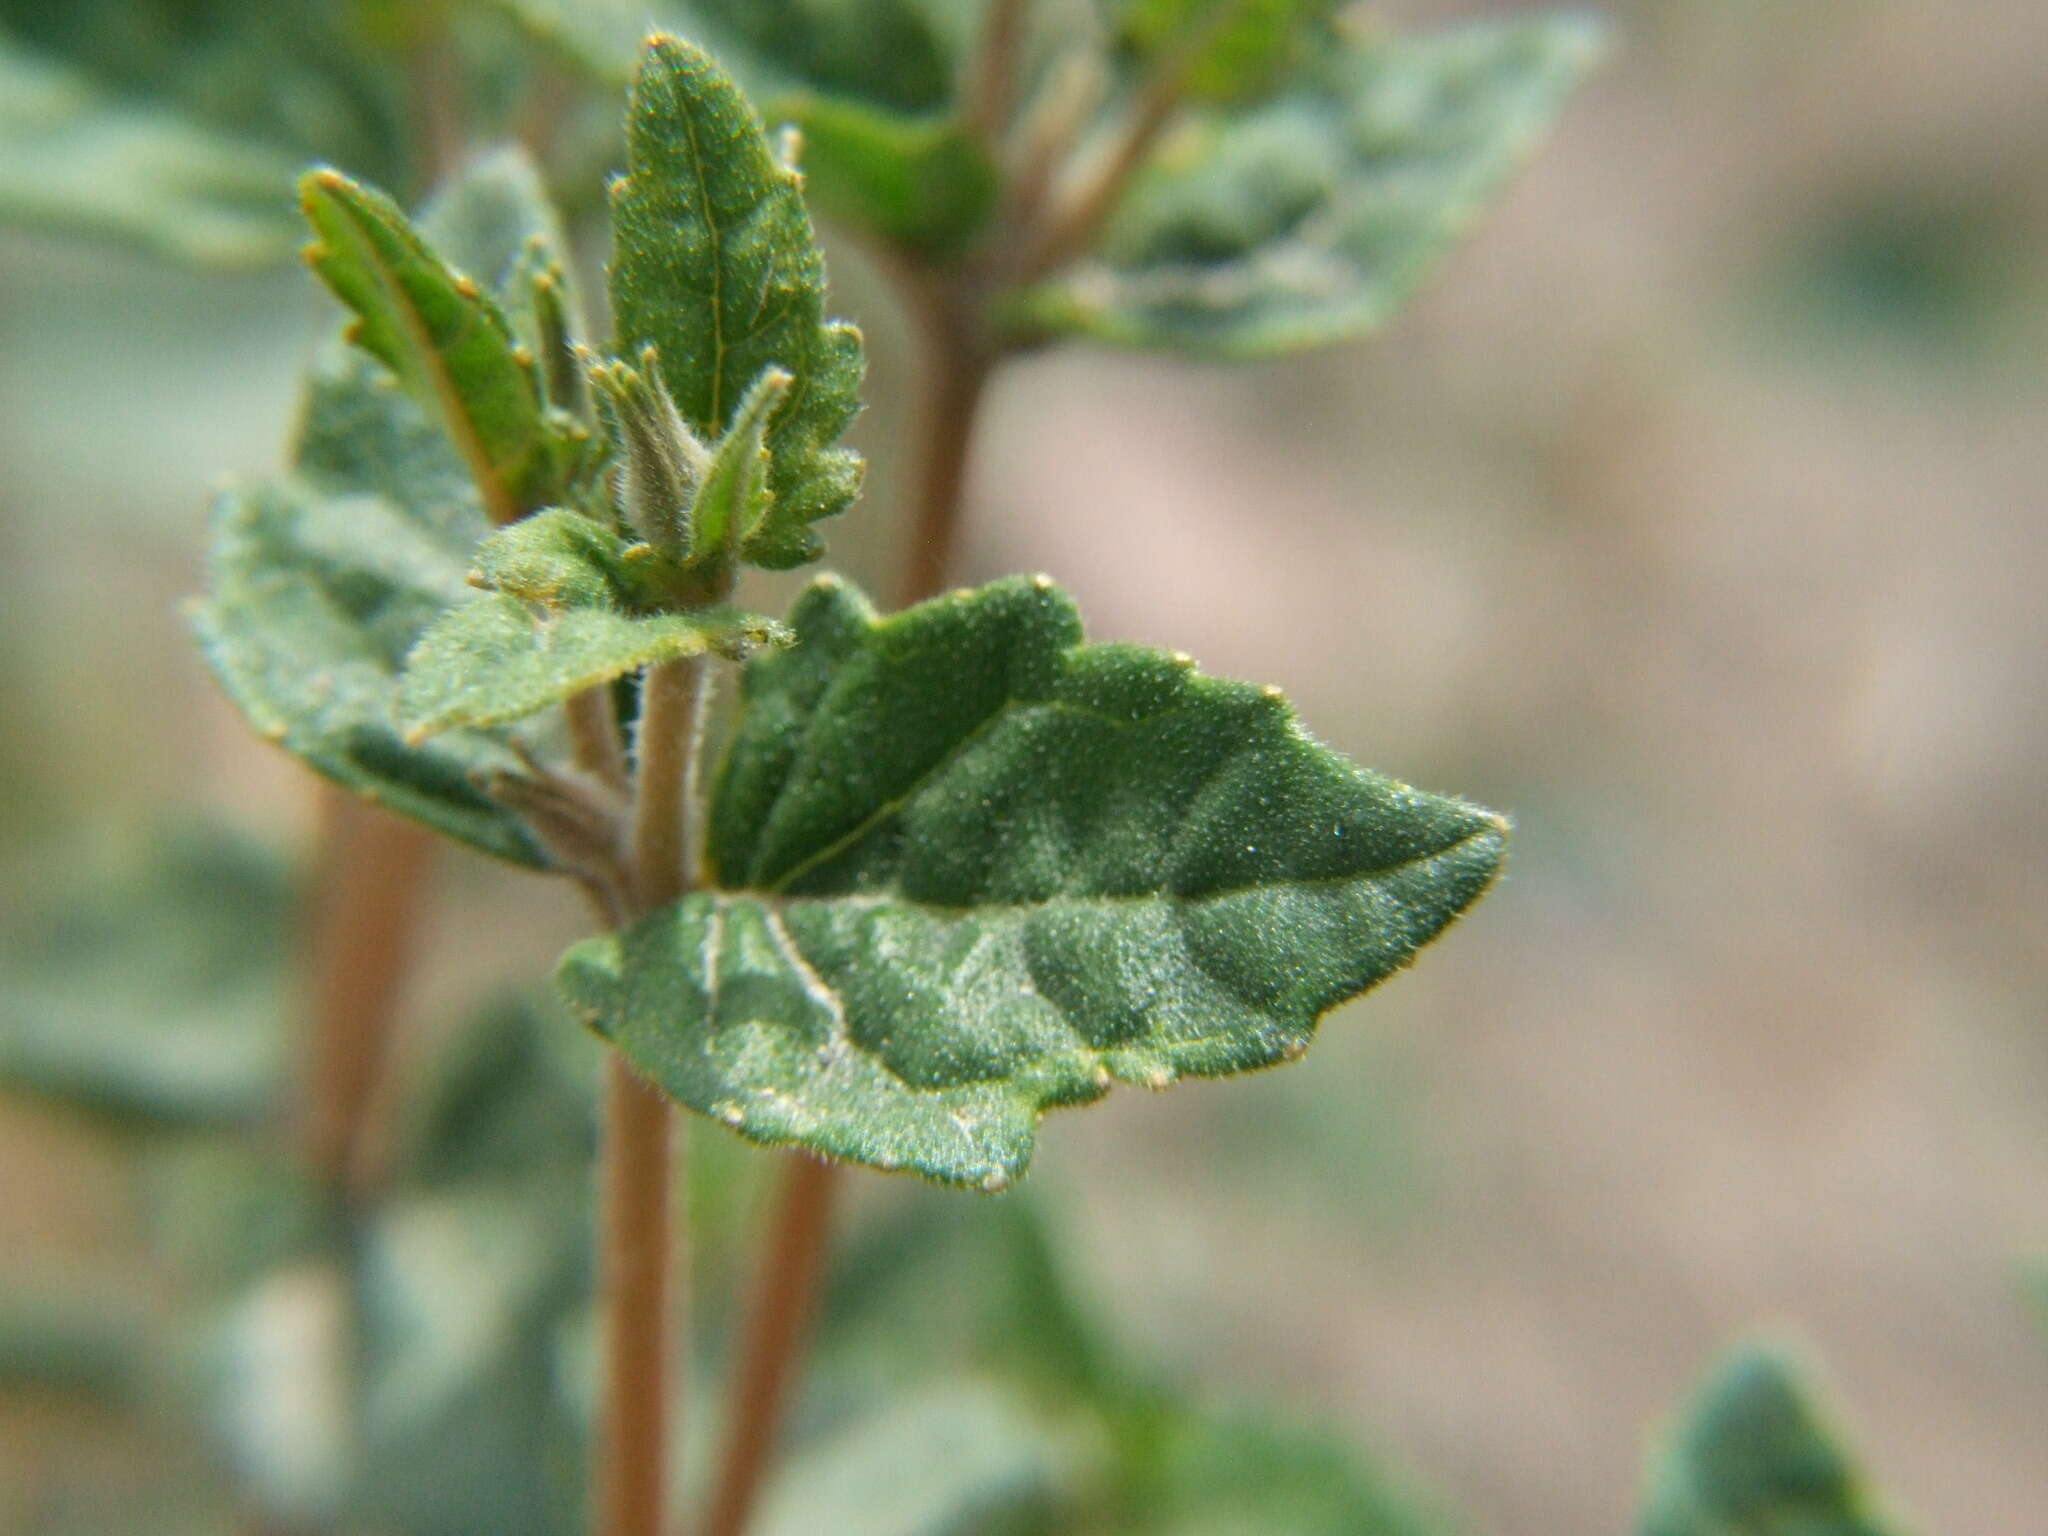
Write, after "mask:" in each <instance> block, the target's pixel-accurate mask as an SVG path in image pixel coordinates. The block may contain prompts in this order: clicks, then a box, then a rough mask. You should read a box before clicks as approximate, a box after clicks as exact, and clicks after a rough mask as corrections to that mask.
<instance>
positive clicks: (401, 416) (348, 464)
mask: <svg viewBox="0 0 2048 1536" xmlns="http://www.w3.org/2000/svg"><path fill="white" fill-rule="evenodd" d="M376 374H377V369H376V366H375V365H374V364H372V363H371V362H369V360H368V359H356V358H345V359H341V360H338V361H336V362H334V363H331V364H329V365H328V366H326V367H325V368H324V369H323V370H322V371H321V372H320V373H319V374H317V375H316V376H315V379H314V383H313V390H312V396H311V399H310V400H309V402H308V405H307V409H306V421H305V426H304V428H303V430H302V432H301V435H300V441H299V445H298V450H297V464H296V467H295V470H294V472H293V473H292V474H291V475H289V476H287V477H286V478H284V479H282V480H278V481H274V482H272V483H270V484H267V485H257V486H250V487H242V488H237V489H232V490H230V491H228V492H227V493H226V494H225V495H223V496H222V497H221V499H220V501H219V502H218V504H217V505H216V508H215V512H214V534H213V550H212V554H211V559H210V569H211V580H210V583H209V585H210V588H211V591H210V594H209V596H208V598H207V599H206V601H205V602H204V603H202V604H200V605H199V606H198V607H197V608H196V609H195V611H194V615H193V620H194V624H195V626H196V627H197V628H198V630H199V634H200V639H201V641H202V643H203V646H204V648H205V652H206V658H207V662H208V664H209V665H210V666H211V667H212V668H213V671H214V675H215V676H216V677H218V678H219V679H220V681H221V684H222V686H223V687H224V688H226V690H227V692H228V696H229V697H230V698H232V699H233V700H234V701H235V703H236V704H237V705H238V706H239V707H240V708H241V710H242V713H243V714H244V715H245V716H246V717H247V719H248V721H249V723H250V725H251V726H253V727H254V728H255V729H256V731H257V732H258V733H259V734H261V735H263V736H265V737H267V738H269V739H270V740H272V741H275V742H277V743H278V744H279V745H280V746H282V747H283V748H284V749H285V750H286V751H288V752H290V753H292V754H293V755H294V756H296V757H299V758H301V759H303V760H304V761H305V762H307V763H308V764H309V765H310V766H311V767H313V768H314V769H316V770H317V771H319V772H320V773H322V774H324V775H326V776H327V777H328V778H330V779H333V780H334V781H335V782H336V783H338V784H340V785H342V786H343V787H344V788H347V789H350V790H352V791H354V792H355V793H357V794H359V795H362V796H363V797H364V798H366V799H369V800H372V801H375V802H376V803H378V804H381V805H384V806H386V807H388V808H389V809H391V810H394V811H396V812H398V813H399V814H401V815H405V816H410V817H412V818H414V819H415V820H418V821H423V822H425V823H426V824H427V825H429V826H431V827H434V828H435V829H436V830H438V831H441V832H444V833H447V834H448V835H449V836H451V837H455V838H458V839H460V840H461V841H463V842H466V843H469V844H470V845H471V846H473V847H476V848H479V849H481V850H483V851H484V852H486V853H490V854H494V855H496V856H497V857H499V858H502V859H509V860H511V861H512V862H514V863H517V864H528V865H535V866H543V865H545V863H546V860H545V858H544V857H543V855H542V854H541V852H540V850H539V848H538V847H537V846H536V845H535V843H534V841H533V839H532V837H531V836H530V835H529V834H528V833H527V831H526V829H525V828H524V827H523V826H522V825H521V824H520V822H519V821H518V819H517V818H516V817H514V816H513V815H511V813H509V812H508V811H506V810H505V809H504V808H503V807H502V806H500V805H498V804H497V803H496V802H494V801H492V800H491V799H490V798H489V797H488V796H487V795H486V794H485V793H484V791H483V789H482V788H481V785H482V784H483V783H485V782H487V781H488V780H490V779H491V778H493V777H495V776H497V775H501V774H506V773H514V772H517V771H518V769H519V767H520V763H519V759H518V757H517V755H516V754H514V753H513V752H512V751H511V750H510V749H509V748H508V747H507V746H506V745H505V743H504V742H503V741H502V740H501V739H499V738H497V737H494V736H491V735H487V734H483V733H479V732H450V733H448V734H446V735H443V736H441V737H438V738H437V739H436V740H434V741H433V742H432V743H430V744H428V745H426V746H424V747H409V746H407V745H406V744H405V743H404V742H403V741H402V740H400V738H399V734H398V729H397V726H396V724H395V723H394V718H393V713H392V711H393V705H394V702H395V698H396V694H397V690H398V673H399V668H400V666H401V664H402V663H403V661H404V659H405V657H406V654H407V653H408V652H409V651H410V650H411V649H412V647H413V645H414V643H415V641H416V640H417V639H418V637H419V635H420V633H421V632H422V631H423V630H424V629H426V627H427V626H428V625H429V624H431V623H432V622H433V621H434V620H435V619H436V618H438V617H439V616H440V615H441V614H442V613H443V612H445V611H446V610H447V609H449V608H450V607H453V606H454V605H455V604H457V603H459V602H461V601H463V600H464V599H465V598H466V597H468V596H469V595H470V593H469V588H468V586H467V584H466V583H465V581H464V575H465V573H466V571H467V569H468V566H469V560H470V556H471V553H472V551H473V550H474V548H475V546H476V545H477V543H478V542H479V541H480V540H481V539H482V538H483V536H484V535H485V533H486V532H487V531H488V529H489V525H488V524H487V523H486V522H485V520H484V517H483V514H482V512H481V511H480V509H479V508H478V505H477V495H476V489H475V487H474V485H473V484H472V483H471V482H470V480H469V477H468V476H467V475H466V474H465V473H464V472H463V469H462V467H461V466H460V465H459V464H458V463H457V462H456V460H455V458H454V456H453V454H452V453H451V452H450V451H449V449H448V446H447V443H446V441H445V439H444V438H443V436H442V434H441V433H440V432H439V431H437V430H436V429H435V427H434V426H433V424H432V423H430V422H429V421H428V420H427V418H426V416H425V415H424V414H423V412H422V411H421V409H420V408H419V407H418V406H417V405H416V404H414V403H413V402H412V401H411V400H410V399H408V398H407V397H405V396H404V395H402V394H400V393H399V392H397V391H396V390H394V389H392V388H390V387H389V386H388V384H386V383H385V382H384V381H382V380H380V379H379V378H377V377H376Z"/></svg>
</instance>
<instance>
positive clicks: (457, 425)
mask: <svg viewBox="0 0 2048 1536" xmlns="http://www.w3.org/2000/svg"><path fill="white" fill-rule="evenodd" d="M299 199H300V204H301V206H302V207H303V208H304V210H305V214H306V219H307V221H308V222H309V223H310V224H311V225H312V226H313V229H314V231H315V233H316V234H317V235H318V237H319V238H318V239H317V240H316V241H315V243H314V244H312V245H311V246H309V247H307V252H306V255H307V260H308V262H309V263H310V265H311V266H312V267H313V270H314V271H316V272H318V273H319V274H320V276H321V278H322V279H323V280H324V281H325V282H326V284H327V286H328V287H329V288H331V289H333V290H334V292H335V295H336V296H337V297H338V298H340V299H341V301H342V302H343V303H344V304H346V305H348V307H349V308H350V309H352V310H354V311H355V313H356V322H355V324H354V325H353V326H352V327H351V328H350V332H349V335H350V339H351V340H353V341H355V342H356V343H357V344H358V345H360V346H361V347H362V348H363V349H364V350H365V351H367V352H369V353H370V354H371V355H372V356H374V357H376V358H378V359H379V360H381V361H382V362H383V363H384V364H385V366H386V367H388V368H390V369H391V371H392V373H393V374H395V375H396V376H397V377H398V379H399V381H400V382H401V383H403V384H404V385H405V386H406V388H407V389H408V390H410V391H411V392H412V393H413V394H414V396H415V397H417V398H418V399H419V400H420V401H421V402H422V403H424V404H425V405H426V406H427V407H428V408H429V409H430V410H432V411H434V412H435V413H436V414H437V415H438V416H439V418H440V420H441V423H442V425H443V426H444V428H445V429H446V430H447V433H448V438H449V441H450V442H451V443H452V444H453V445H454V447H455V451H456V453H457V455H458V456H459V457H460V458H461V459H462V461H463V463H464V464H465V465H466V466H467V467H468V468H469V471H470V473H471V475H472V476H474V477H475V480H476V483H477V489H478V493H479V494H480V495H481V497H482V499H483V505H484V510H485V512H486V513H487V514H488V515H489V516H490V519H491V521H492V522H494V523H509V522H512V521H513V520H515V519H516V518H519V517H521V516H523V515H524V514H526V513H528V512H532V511H534V510H535V509H536V508H538V507H539V506H541V505H542V504H543V503H544V502H546V501H548V500H550V499H552V497H553V496H554V494H555V493H556V492H557V491H558V490H559V489H560V487H559V485H558V483H557V475H556V466H557V463H558V460H559V458H560V453H559V451H558V449H557V447H556V445H555V443H554V442H553V440H552V438H553V434H552V432H551V430H550V428H549V425H548V423H547V420H546V416H545V412H544V410H543V405H542V400H541V391H540V381H539V376H538V373H537V371H536V370H537V365H536V362H535V359H534V356H533V353H532V351H531V350H530V349H529V348H527V347H525V346H523V345H522V344H521V343H520V342H519V341H518V339H517V338H516V337H515V336H514V335H513V332H512V325H511V322H510V321H509V320H508V319H507V318H506V317H505V313H504V311H503V310H502V309H501V308H500V307H499V305H498V302H497V300H496V298H495V297H494V296H493V295H492V294H491V293H490V292H489V291H488V290H486V289H485V288H484V287H483V286H482V285H481V284H480V283H478V282H477V280H476V279H475V278H473V277H471V276H469V275H468V274H466V273H462V272H458V271H456V270H454V269H453V268H452V267H450V266H449V265H448V263H447V262H446V261H444V260H443V259H442V258H441V257H440V255H439V254H438V253H436V252H435V251H434V250H433V248H432V247H431V246H429V245H428V244H427V242H426V241H425V240H424V239H423V238H421V236H420V234H419V232H418V231H417V230H415V229H414V228H413V226H412V222H411V221H410V220H409V219H407V218H406V216H405V215H404V213H402V212H401V211H400V210H399V208H398V206H397V205H396V204H394V203H393V202H392V201H391V200H390V199H389V198H387V197H385V196H384V195H383V194H382V193H381V192H378V191H377V190H375V189H374V188H371V187H364V186H359V185H358V184H357V183H355V182H352V181H350V180H349V179H348V178H347V177H346V176H344V175H342V174H341V173H340V172H339V171H334V170H320V171H311V172H308V173H307V174H306V176H305V177H304V178H303V179H302V180H301V181H300V183H299Z"/></svg>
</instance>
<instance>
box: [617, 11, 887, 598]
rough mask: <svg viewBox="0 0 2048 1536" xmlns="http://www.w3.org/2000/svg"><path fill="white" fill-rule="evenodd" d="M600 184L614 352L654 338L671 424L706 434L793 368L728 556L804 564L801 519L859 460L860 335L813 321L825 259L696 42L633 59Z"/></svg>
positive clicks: (786, 171) (804, 523) (832, 508)
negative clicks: (768, 496) (764, 494)
mask: <svg viewBox="0 0 2048 1536" xmlns="http://www.w3.org/2000/svg"><path fill="white" fill-rule="evenodd" d="M626 160H627V174H626V175H625V177H624V178H622V179H621V180H620V181H618V182H616V183H615V184H614V186H613V189H612V245H613V249H612V265H611V293H612V312H613V317H614V321H615V324H616V328H617V343H618V345H617V350H618V352H619V354H620V355H621V356H624V357H629V358H637V357H638V356H639V355H640V352H641V349H642V348H644V347H646V346H649V345H652V346H653V347H655V348H656V350H657V352H658V353H659V357H660V367H661V372H662V377H663V379H664V381H665V382H666V383H667V385H668V389H669V393H670V394H671V395H672V396H673V397H674V398H675V402H676V405H677V407H678V408H679V409H680V410H681V412H682V415H683V417H684V419H685V420H686V421H687V422H688V423H689V425H690V426H691V428H692V429H693V430H694V431H695V432H696V433H697V435H698V436H699V437H701V438H703V439H704V440H705V441H707V442H713V441H716V440H718V439H719V438H721V437H723V436H724V435H725V430H726V427H727V425H728V423H729V421H730V419H731V417H732V414H733V412H734V411H735V410H736V409H737V408H738V406H739V403H740V400H741V397H742V396H743V395H744V394H745V392H746V390H747V388H748V387H749V386H750V385H752V384H753V383H754V381H755V380H756V379H758V378H760V377H761V375H762V374H763V373H764V372H765V371H766V370H768V369H770V368H781V369H783V370H784V371H786V372H788V373H789V374H791V375H792V376H793V380H794V382H793V383H792V384H791V386H790V389H789V391H788V393H787V395H786V396H785V397H784V399H783V401H782V404H781V406H780V407H779V408H778V409H777V410H776V412H775V415H774V419H773V421H772V423H771V425H770V427H769V432H768V446H769V449H770V451H771V453H772V454H773V466H772V468H771V470H770V475H769V490H770V492H771V493H772V495H773V498H774V502H773V506H772V508H771V510H770V511H769V513H768V516H767V517H766V519H765V520H764V521H763V522H762V523H761V525H760V526H759V527H758V528H756V529H755V530H754V533H753V535H752V537H751V538H750V539H749V540H748V541H747V543H746V544H745V546H744V547H743V548H742V550H741V554H742V556H743V557H744V558H745V559H747V560H750V561H752V562H753V563H755V564H757V565H764V566H769V567H787V566H792V565H798V564H801V563H802V562H804V561H806V560H811V559H815V558H816V557H817V555H818V552H819V548H820V545H819V543H818V539H817V536H816V534H815V533H814V532H813V531H812V529H811V524H812V523H814V522H816V521H817V520H818V519H819V518H822V517H829V516H831V515H832V514H834V513H836V512H839V511H841V510H843V509H844V508H845V506H846V504H847V503H848V502H849V501H851V500H852V499H853V495H854V492H855V491H856V490H857V489H858V488H859V484H860V460H859V458H858V457H857V456H856V455H855V454H854V453H853V452H852V451H851V450H850V449H846V448H842V447H839V446H837V440H838V438H839V435H840V433H842V432H843V431H845V430H846V427H847V425H848V423H850V422H851V421H852V419H853V416H854V413H855V411H857V410H858V409H859V398H858V391H859V387H860V378H861V368H862V363H861V347H860V335H859V333H858V332H857V331H855V330H854V329H853V327H851V326H849V325H843V324H839V323H837V322H829V323H828V322H827V321H826V320H825V317H824V316H825V312H824V300H825V265H824V260H823V258H822V257H821V256H820V255H819V253H818V248H817V243H816V240H815V238H814V236H813V234H812V231H811V221H810V215H809V214H808V213H806V212H805V211H804V204H803V198H802V196H801V194H800V192H799V186H800V178H799V177H798V175H797V173H796V172H795V171H794V170H792V169H791V168H790V167H789V166H787V165H784V164H783V163H782V161H781V160H779V159H778V158H777V157H776V156H775V154H774V152H773V151H772V150H771V149H770V147H769V144H768V140H767V138H766V136H765V135H764V133H763V131H762V126H761V120H760V118H759V117H758V116H757V115H756V114H755V112H754V109H753V107H752V106H750V105H749V104H748V102H747V100H746V98H745V97H744V96H742V95H741V94H740V91H739V89H738V87H737V86H735V85H734V84H733V82H732V80H731V79H730V77H728V76H727V75H726V74H725V72H724V71H723V70H721V69H720V68H719V67H718V66H717V65H716V64H715V63H713V62H712V60H711V59H710V57H709V56H708V55H707V54H705V53H704V52H703V51H702V50H701V49H699V48H697V47H695V46H694V45H692V44H689V43H685V42H681V41H679V40H677V39H674V38H658V39H656V40H654V41H653V42H651V43H650V44H649V45H648V47H647V49H646V51H645V52H644V54H643V55H642V57H641V62H640V69H639V73H638V76H637V78H636V79H635V81H634V86H633V95H632V101H631V105H630V107H629V110H628V115H627V119H626Z"/></svg>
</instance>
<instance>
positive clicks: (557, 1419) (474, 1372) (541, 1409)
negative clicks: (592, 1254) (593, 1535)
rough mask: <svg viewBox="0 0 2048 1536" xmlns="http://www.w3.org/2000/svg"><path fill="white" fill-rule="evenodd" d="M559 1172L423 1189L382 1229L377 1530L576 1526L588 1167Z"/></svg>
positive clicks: (374, 1424)
mask: <svg viewBox="0 0 2048 1536" xmlns="http://www.w3.org/2000/svg"><path fill="white" fill-rule="evenodd" d="M555 1174H556V1177H555V1179H554V1181H553V1182H552V1183H549V1182H545V1181H541V1180H536V1179H534V1178H526V1179H521V1180H518V1181H512V1182H504V1183H501V1184H498V1185H497V1186H495V1187H493V1186H492V1185H490V1184H487V1183H479V1184H465V1185H461V1186H455V1187H451V1188H450V1189H448V1190H446V1191H444V1192H441V1193H435V1194H428V1195H422V1196H420V1197H417V1198H415V1199H412V1200H408V1201H405V1202H403V1203H401V1204H399V1205H397V1206H395V1207H394V1208H393V1209H392V1210H390V1211H389V1212H388V1213H387V1214H385V1215H384V1216H383V1218H382V1219H380V1220H379V1221H378V1222H377V1224H376V1225H375V1227H374V1228H373V1230H372V1232H371V1234H370V1236H369V1240H368V1243H367V1247H366V1250H365V1256H364V1261H363V1268H362V1271H361V1273H360V1276H359V1279H358V1285H359V1287H360V1289H359V1296H360V1299H361V1307H362V1310H361V1313H360V1315H359V1324H358V1326H359V1328H360V1331H361V1340H362V1343H361V1348H362V1355H361V1364H360V1367H359V1368H360V1370H361V1372H362V1384H361V1389H360V1390H361V1398H360V1404H361V1420H360V1425H359V1430H358V1434H359V1437H360V1455H361V1462H360V1465H359V1468H358V1470H357V1473H356V1475H355V1477H354V1478H353V1479H352V1494H351V1497H350V1499H349V1504H350V1506H351V1508H352V1509H353V1510H354V1511H355V1512H356V1514H357V1517H358V1518H359V1519H363V1520H366V1521H368V1522H369V1523H370V1524H371V1525H372V1526H373V1528H382V1529H391V1530H401V1531H406V1532H408V1533H415V1536H439V1533H447V1536H461V1533H465V1532H473V1531H492V1532H505V1533H507V1536H526V1533H530V1536H548V1533H551V1532H557V1531H566V1530H573V1529H575V1528H576V1526H577V1524H578V1520H579V1517H580V1515H581V1512H582V1508H583V1502H584V1489H583V1476H582V1440H583V1429H584V1426H583V1425H582V1424H581V1423H580V1422H578V1420H577V1417H576V1415H575V1412H574V1401H573V1398H572V1396H571V1395H570V1393H569V1392H568V1390H567V1389H566V1387H567V1384H566V1383H563V1382H562V1381H560V1380H559V1372H558V1368H557V1359H556V1350H557V1331H556V1330H557V1327H558V1325H559V1323H560V1321H561V1320H562V1318H563V1316H564V1313H565V1311H566V1310H567V1309H568V1308H569V1307H570V1306H571V1305H572V1304H574V1303H575V1302H576V1301H578V1300H579V1299H580V1298H581V1296H582V1294H583V1292H584V1288H585V1287H584V1280H583V1276H584V1258H583V1254H584V1250H585V1249H586V1248H587V1247H588V1241H589V1233H588V1230H587V1227H586V1224H585V1221H584V1211H585V1206H586V1203H587V1202H586V1199H585V1194H586V1184H587V1175H586V1173H585V1171H584V1170H583V1169H582V1168H580V1167H577V1166H574V1165H571V1166H569V1167H565V1168H559V1169H557V1170H555Z"/></svg>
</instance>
